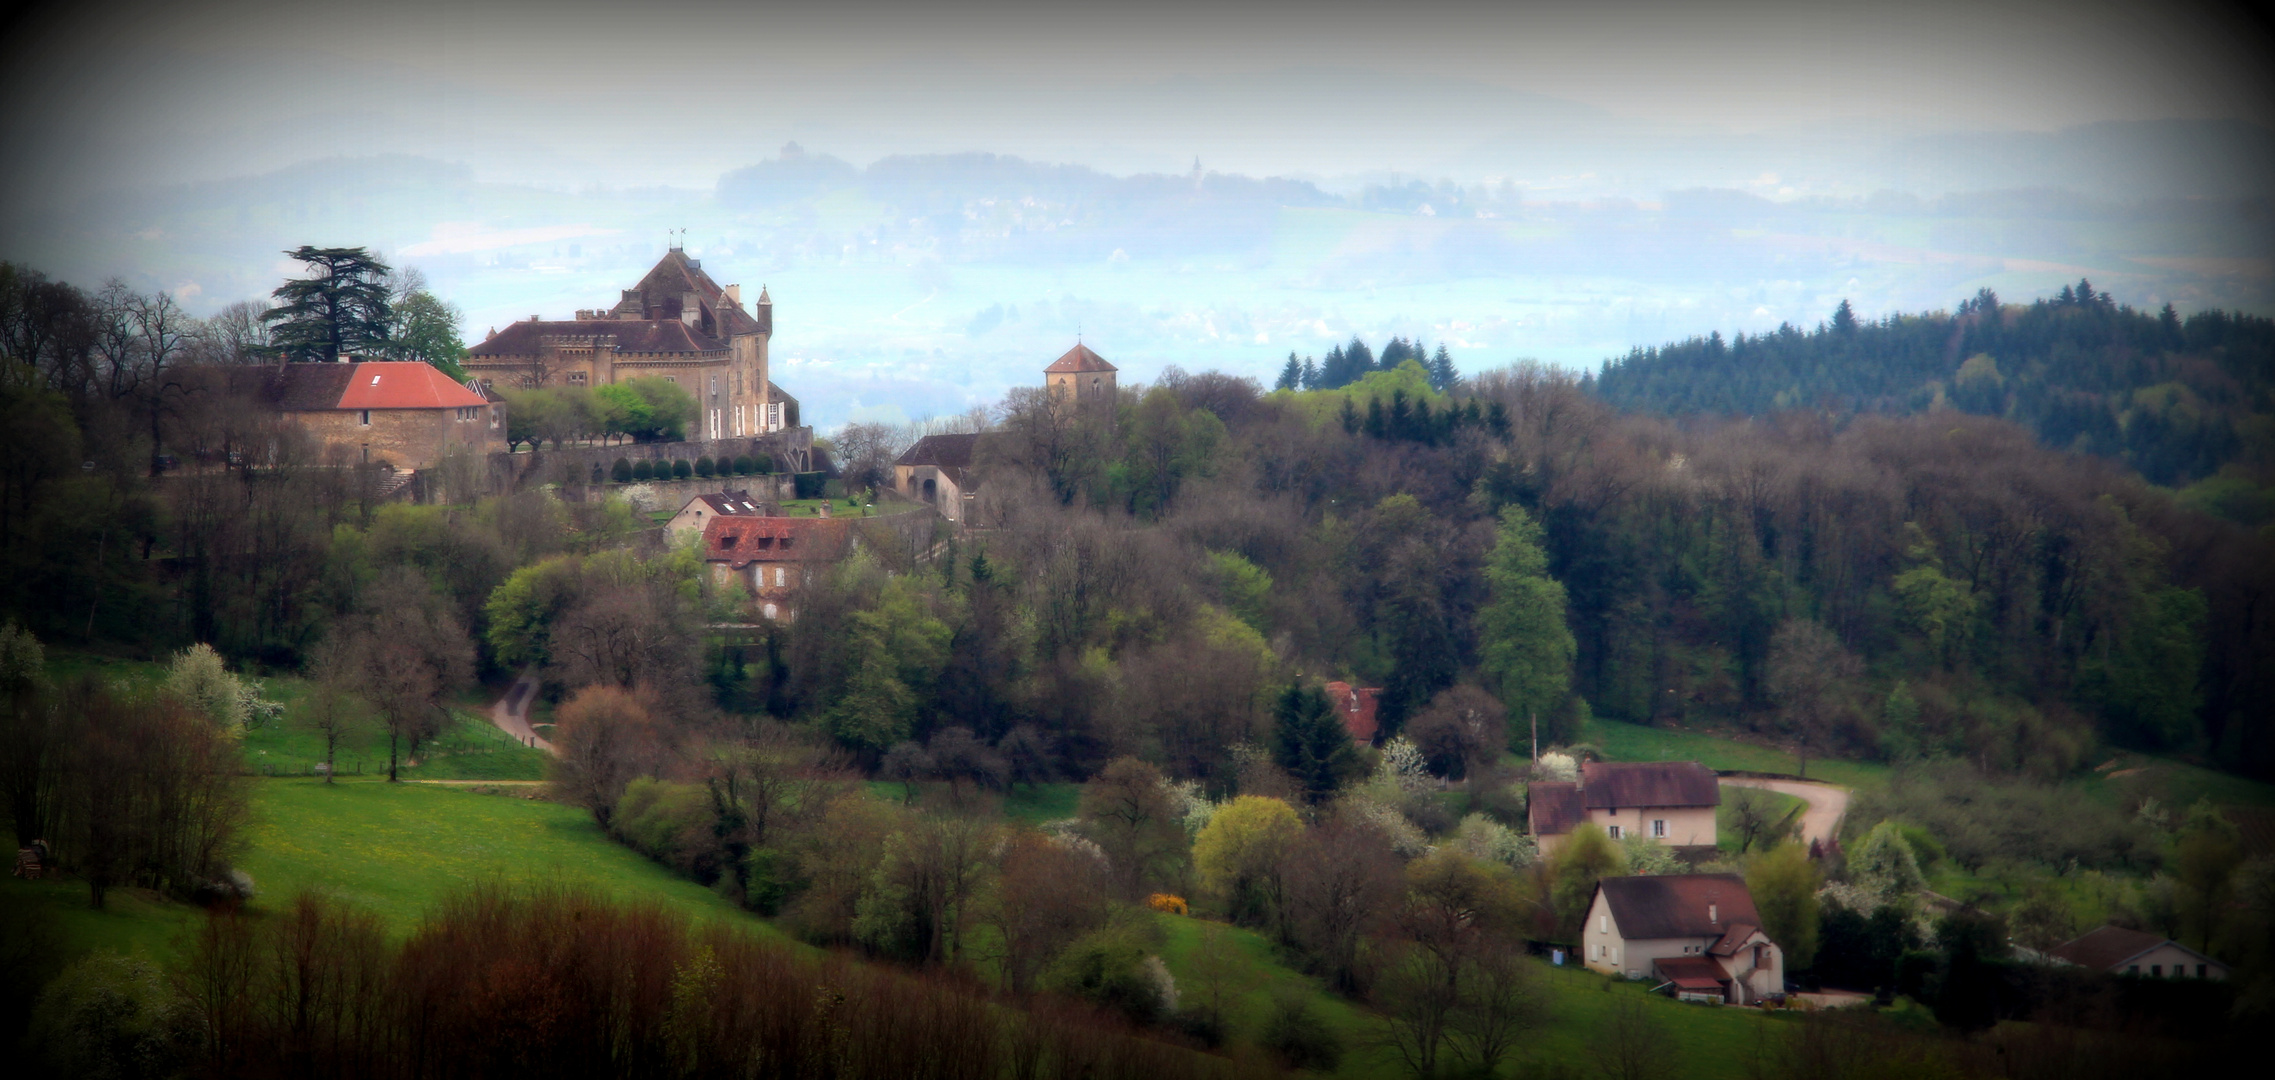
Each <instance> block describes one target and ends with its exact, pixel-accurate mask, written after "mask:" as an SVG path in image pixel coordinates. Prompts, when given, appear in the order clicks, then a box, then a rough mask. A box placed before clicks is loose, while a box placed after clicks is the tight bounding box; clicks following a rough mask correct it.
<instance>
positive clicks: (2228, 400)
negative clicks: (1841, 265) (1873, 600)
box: [1587, 280, 2275, 524]
mask: <svg viewBox="0 0 2275 1080" xmlns="http://www.w3.org/2000/svg"><path fill="white" fill-rule="evenodd" d="M1587 385H1588V387H1589V388H1590V389H1591V390H1593V391H1594V392H1595V393H1597V394H1598V395H1600V396H1602V397H1603V398H1604V400H1606V401H1609V402H1611V403H1612V404H1614V405H1617V406H1619V407H1620V408H1622V409H1629V410H1643V411H1649V412H1654V413H1661V414H1667V415H1676V416H1684V415H1724V416H1754V417H1765V416H1768V415H1769V414H1772V413H1776V412H1781V411H1786V410H1793V409H1815V410H1829V411H1833V412H1838V413H1858V412H1867V413H1889V414H1908V413H1918V412H1924V411H1929V410H1935V409H1950V410H1953V411H1957V412H1963V413H1968V414H1971V415H1976V416H1996V417H2002V418H2005V419H2008V420H2012V421H2014V422H2016V423H2018V424H2021V425H2023V426H2025V427H2027V428H2029V429H2030V430H2032V431H2034V432H2036V433H2037V435H2038V437H2039V438H2040V439H2041V440H2043V441H2044V442H2045V443H2046V444H2047V445H2049V446H2053V447H2057V448H2061V449H2067V450H2076V451H2080V452H2084V453H2090V454H2098V455H2101V456H2104V457H2108V458H2111V459H2113V460H2117V461H2122V462H2124V463H2125V464H2126V465H2128V466H2130V467H2132V468H2133V469H2134V470H2136V471H2138V472H2139V473H2140V474H2141V475H2143V476H2145V477H2147V478H2148V479H2149V480H2150V481H2151V482H2152V483H2156V484H2160V485H2164V486H2168V487H2180V486H2184V485H2187V484H2189V483H2191V482H2193V481H2199V480H2203V479H2205V478H2207V477H2211V476H2214V475H2215V474H2218V473H2220V472H2221V471H2222V469H2224V468H2230V467H2234V468H2240V469H2242V470H2244V471H2245V473H2246V474H2247V475H2251V476H2256V477H2258V480H2257V483H2258V485H2259V486H2262V487H2264V486H2266V478H2265V475H2264V474H2265V471H2266V469H2267V468H2268V464H2269V463H2268V461H2267V460H2266V442H2265V439H2264V437H2255V436H2254V433H2255V432H2258V431H2261V430H2262V429H2263V428H2264V426H2265V424H2266V418H2267V417H2268V415H2269V414H2270V413H2271V412H2275V321H2270V320H2268V319H2266V318H2263V317H2260V316H2255V315H2247V314H2243V313H2241V312H2227V311H2217V310H2214V311H2200V312H2197V313H2195V314H2192V315H2189V316H2188V317H2186V318H2182V317H2181V316H2180V315H2179V314H2178V313H2177V312H2176V311H2174V310H2173V307H2172V305H2171V304H2166V305H2165V306H2164V308H2163V309H2162V310H2161V311H2157V312H2154V313H2151V312H2146V311H2140V310H2136V309H2134V308H2133V307H2131V306H2130V305H2125V304H2119V303H2117V302H2116V301H2115V300H2114V299H2112V298H2111V297H2110V295H2109V294H2108V293H2106V292H2096V291H2095V290H2094V287H2093V283H2092V282H2091V281H2083V280H2081V281H2079V282H2078V283H2077V284H2076V285H2074V286H2072V285H2064V286H2062V291H2061V292H2060V294H2058V295H2056V296H2053V297H2050V298H2043V299H2038V300H2034V301H2032V302H2030V303H2028V304H2007V303H2002V302H2001V301H2000V299H1999V297H1998V294H1996V293H1994V292H1992V291H1991V290H1989V289H1983V290H1981V291H1980V292H1978V293H1977V294H1976V295H1975V296H1973V297H1970V298H1969V299H1967V300H1966V301H1964V302H1962V303H1961V304H1959V306H1958V308H1957V310H1955V311H1951V312H1941V311H1937V312H1924V313H1920V314H1909V315H1906V314H1898V315H1890V316H1887V317H1886V318H1883V319H1880V320H1877V321H1870V322H1867V321H1863V320H1860V319H1858V318H1857V317H1856V315H1855V312H1854V310H1853V309H1852V308H1851V307H1850V306H1849V304H1848V301H1846V300H1843V301H1841V305H1840V307H1839V309H1837V310H1836V311H1835V312H1834V313H1833V316H1832V318H1831V319H1830V320H1829V321H1827V322H1825V323H1821V324H1819V325H1818V326H1817V327H1816V328H1815V329H1814V330H1807V331H1804V330H1801V329H1799V328H1796V327H1794V326H1792V325H1791V324H1786V325H1782V326H1780V327H1779V328H1778V329H1777V330H1775V331H1772V332H1768V333H1764V334H1759V335H1755V336H1752V337H1748V336H1747V335H1745V334H1744V333H1740V334H1737V335H1736V336H1734V337H1732V338H1730V339H1728V340H1725V339H1724V338H1723V336H1722V334H1721V333H1720V332H1719V331H1717V332H1714V333H1711V334H1708V335H1707V336H1705V337H1694V338H1689V339H1686V340H1684V341H1680V342H1675V343H1672V344H1668V345H1664V346H1659V347H1656V348H1639V349H1636V350H1634V351H1632V352H1630V353H1628V354H1627V355H1626V356H1624V357H1621V358H1619V359H1617V360H1608V361H1605V363H1604V365H1603V368H1602V370H1601V371H1600V372H1598V373H1595V374H1594V375H1592V376H1591V377H1590V378H1589V379H1588V380H1587ZM2248 523H2251V524H2257V523H2258V522H2256V521H2253V522H2248Z"/></svg>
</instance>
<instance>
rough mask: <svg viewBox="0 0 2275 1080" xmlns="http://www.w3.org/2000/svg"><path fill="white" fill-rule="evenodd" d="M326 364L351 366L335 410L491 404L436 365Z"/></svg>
mask: <svg viewBox="0 0 2275 1080" xmlns="http://www.w3.org/2000/svg"><path fill="white" fill-rule="evenodd" d="M296 366H299V365H296ZM326 366H344V367H346V368H347V369H348V380H347V385H346V386H345V387H343V388H342V389H341V390H340V396H339V399H338V401H337V402H336V403H335V404H333V405H332V406H331V407H332V408H335V409H463V408H469V407H472V406H476V405H488V404H489V401H488V400H487V399H485V398H483V397H482V395H480V394H477V393H475V392H474V391H472V390H468V389H466V388H465V387H463V386H460V385H459V384H458V382H457V381H456V380H454V379H452V378H451V377H450V376H448V375H445V374H443V373H442V372H441V371H439V370H437V369H436V368H435V366H434V365H433V364H422V363H418V362H416V361H373V362H366V363H360V364H346V365H326Z"/></svg>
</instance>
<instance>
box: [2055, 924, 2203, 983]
mask: <svg viewBox="0 0 2275 1080" xmlns="http://www.w3.org/2000/svg"><path fill="white" fill-rule="evenodd" d="M2046 955H2048V956H2051V957H2053V958H2054V959H2056V960H2060V961H2062V962H2063V963H2066V964H2076V965H2077V966H2079V967H2082V968H2091V969H2092V970H2095V971H2106V972H2108V973H2110V974H2111V975H2139V976H2143V977H2145V978H2150V979H2225V978H2227V977H2228V966H2227V965H2226V964H2223V963H2220V962H2219V961H2217V960H2214V959H2212V958H2211V957H2209V956H2206V955H2204V954H2203V953H2200V952H2197V951H2196V950H2194V949H2191V948H2189V947H2188V946H2186V945H2182V944H2180V943H2179V942H2177V941H2173V940H2172V939H2170V938H2165V937H2159V936H2158V935H2156V934H2149V933H2143V932H2142V931H2139V930H2127V929H2125V928H2124V927H2121V926H2104V927H2101V928H2100V929H2098V930H2094V931H2091V932H2089V933H2087V934H2086V935H2085V936H2083V937H2080V938H2077V939H2075V940H2072V941H2065V942H2063V943H2062V944H2060V945H2057V946H2055V947H2054V948H2053V949H2051V950H2048V952H2047V953H2046Z"/></svg>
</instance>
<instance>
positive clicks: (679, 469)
mask: <svg viewBox="0 0 2275 1080" xmlns="http://www.w3.org/2000/svg"><path fill="white" fill-rule="evenodd" d="M693 475H695V466H693V465H691V464H688V461H687V459H686V458H680V459H679V460H677V461H674V462H672V463H671V478H672V479H674V480H685V479H687V478H688V477H690V476H693Z"/></svg>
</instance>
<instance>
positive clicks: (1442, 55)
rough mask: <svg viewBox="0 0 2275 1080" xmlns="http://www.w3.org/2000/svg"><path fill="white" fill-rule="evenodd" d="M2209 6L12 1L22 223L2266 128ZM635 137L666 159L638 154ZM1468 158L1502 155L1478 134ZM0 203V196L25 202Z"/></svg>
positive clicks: (2234, 43)
mask: <svg viewBox="0 0 2275 1080" xmlns="http://www.w3.org/2000/svg"><path fill="white" fill-rule="evenodd" d="M2246 10H2247V9H2246V8H2243V7H2236V6H2223V5H2217V4H2195V5H2189V4H2171V3H2162V4H2145V3H2113V2H2104V0H2062V2H2059V3H2047V2H2030V3H2022V2H2014V0H1969V2H1964V3H1954V2H1937V3H1901V2H1896V3H1891V2H1887V0H1879V2H1873V3H1856V2H1843V0H1834V2H1822V0H1820V2H1808V3H1800V2H1786V0H1768V2H1756V3H1680V2H1674V3H1670V2H1636V0H1627V2H1619V0H1613V2H1605V0H1595V2H1589V3H1544V4H1523V3H1517V4H1512V3H1492V4H1482V3H1427V2H1423V3H1411V2H1409V3H1396V4H1391V3H1369V4H1343V3H1336V2H1332V0H1329V2H1313V3H1304V4H1272V5H1244V4H1238V3H1225V2H1222V0H1220V2H1216V3H1198V4H1196V3H1181V2H1172V3H1158V2H1157V3H1117V4H1085V3H1068V2H1058V3H1047V4H1020V3H996V4H989V5H960V4H953V3H945V4H943V3H910V2H895V0H851V2H846V0H836V2H832V3H827V4H817V3H810V2H808V3H800V4H797V5H775V4H747V3H737V4H720V3H686V2H680V3H672V2H662V3H656V2H642V3H610V4H588V3H581V2H574V0H572V2H565V3H564V2H550V3H480V2H469V0H456V2H450V3H371V2H368V0H363V2H355V3H335V2H331V0H309V2H298V3H293V4H290V5H285V4H276V3H259V4H250V3H246V4H198V3H171V4H138V3H131V2H129V3H110V4H78V3H75V4H68V5H48V6H45V7H36V6H35V7H34V8H33V9H31V10H29V11H24V12H19V14H18V15H16V16H15V21H14V22H13V23H12V24H10V25H9V26H8V27H7V28H6V30H7V33H6V41H7V44H6V45H5V46H4V48H5V49H6V53H5V55H4V56H0V71H4V72H6V73H7V74H6V75H5V76H0V78H5V79H6V80H7V81H6V86H7V93H8V95H9V98H10V100H11V102H13V103H14V104H12V105H11V107H10V108H8V109H7V110H5V111H4V116H5V119H0V125H4V128H0V130H4V131H5V134H6V135H7V136H8V142H7V144H6V145H8V147H9V153H8V155H7V160H8V164H6V165H5V166H0V167H4V168H7V169H9V170H10V172H9V174H8V177H7V179H8V182H9V183H10V184H11V185H12V190H11V192H10V193H11V194H12V195H15V196H18V198H19V202H20V201H21V200H22V199H25V198H31V199H36V198H37V197H38V196H40V195H43V194H53V193H54V192H56V191H59V190H60V191H64V192H81V191H85V190H86V189H87V188H88V187H89V186H90V185H91V184H92V185H100V184H103V183H109V182H118V181H121V180H124V181H128V182H166V181H172V180H180V179H196V178H210V177H218V176H229V175H242V174H245V173H248V172H257V171H263V170H267V169H272V168H276V167H280V166H282V165H286V164H290V163H293V162H296V161H304V160H309V159H312V158H322V157H330V156H337V155H350V156H352V155H359V154H368V153H375V152H405V153H416V154H421V155H424V156H433V157H439V158H442V159H445V160H451V161H458V162H464V163H466V164H470V165H472V166H474V167H475V169H476V170H477V172H478V174H480V175H481V176H483V177H484V178H488V179H499V180H513V181H534V182H540V183H547V184H551V185H559V186H575V185H579V184H592V183H602V184H609V185H637V184H670V185H680V186H690V187H708V186H710V184H711V183H712V182H714V181H715V180H716V178H717V176H718V174H719V173H720V172H722V171H725V170H727V169H730V168H733V167H736V166H738V165H743V164H747V163H749V162H751V161H754V160H757V159H759V158H760V157H764V156H771V154H772V152H773V151H774V149H775V148H776V147H778V146H779V145H780V144H781V143H782V142H784V141H787V140H790V139H798V140H800V141H802V142H803V143H805V144H806V145H807V146H808V148H809V149H813V150H817V151H822V152H830V153H835V154H837V155H839V156H841V157H845V158H847V159H849V160H852V161H854V162H855V163H857V164H859V163H864V162H865V161H867V160H871V159H874V158H876V157H879V156H883V155H886V154H891V153H908V152H926V151H948V150H991V151H997V152H1005V153H1015V154H1022V155H1025V156H1029V157H1035V158H1041V159H1046V160H1058V161H1078V162H1082V163H1085V164H1090V165H1094V166H1097V167H1100V168H1104V169H1107V170H1109V171H1115V172H1129V171H1139V170H1169V169H1175V170H1181V169H1182V168H1183V167H1185V166H1186V165H1188V164H1189V162H1190V160H1191V159H1192V158H1193V157H1196V156H1198V157H1201V158H1202V159H1204V161H1205V163H1206V164H1207V166H1208V167H1209V168H1211V169H1221V170H1224V171H1230V172H1242V173H1249V174H1256V175H1266V174H1282V175H1305V176H1314V177H1323V178H1331V177H1334V176H1337V175H1349V174H1355V173H1362V172H1367V171H1380V170H1383V169H1385V168H1386V167H1390V168H1400V169H1403V170H1407V171H1413V172H1420V173H1422V174H1424V175H1429V174H1432V173H1436V174H1443V175H1453V176H1455V177H1456V178H1457V179H1463V180H1474V179H1478V178H1480V177H1481V176H1483V175H1489V174H1492V173H1495V172H1504V171H1507V169H1508V168H1510V167H1511V165H1510V160H1511V158H1512V156H1513V155H1514V154H1516V151H1515V150H1513V149H1512V144H1514V145H1515V146H1517V147H1521V146H1522V144H1523V143H1525V142H1526V141H1531V140H1542V141H1549V140H1557V139H1567V140H1568V139H1583V138H1587V137H1591V136H1594V137H1606V136H1607V135H1616V136H1617V137H1619V138H1621V139H1637V138H1651V137H1664V138H1673V137H1678V136H1687V137H1691V138H1718V139H1729V138H1752V139H1758V140H1784V141H1788V142H1793V141H1799V142H1803V143H1815V144H1818V145H1825V146H1834V147H1837V146H1839V145H1842V141H1843V140H1847V139H1856V138H1864V139H1874V138H1879V139H1885V138H1887V137H1891V136H1898V135H1904V134H1916V133H1928V132H1943V131H1984V130H2035V131H2044V130H2052V129H2057V128H2062V127H2066V126H2072V125H2078V124H2086V123H2092V122H2096V121H2112V120H2115V121H2125V120H2148V119H2163V118H2173V117H2193V118H2236V119H2247V120H2251V121H2254V122H2260V123H2265V122H2266V121H2267V119H2268V108H2267V106H2268V101H2269V95H2268V86H2269V83H2268V73H2267V65H2266V64H2265V62H2264V58H2265V57H2266V56H2267V55H2268V54H2269V45H2270V38H2269V34H2268V30H2267V24H2266V22H2265V20H2264V19H2263V18H2261V17H2259V16H2256V15H2248V14H2245V13H2244V12H2245V11H2246ZM659 134H668V136H669V137H668V138H664V139H659V138H657V136H658V135H659ZM1496 140H1498V141H1496ZM27 185H29V186H27Z"/></svg>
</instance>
